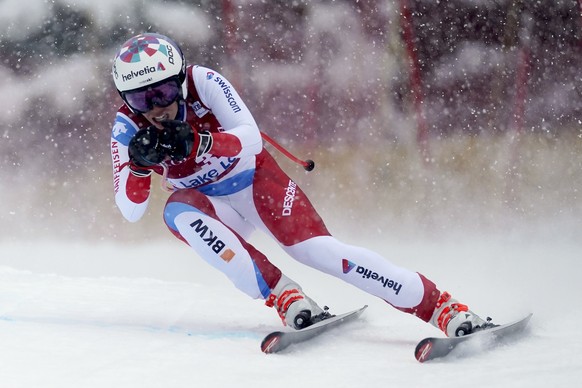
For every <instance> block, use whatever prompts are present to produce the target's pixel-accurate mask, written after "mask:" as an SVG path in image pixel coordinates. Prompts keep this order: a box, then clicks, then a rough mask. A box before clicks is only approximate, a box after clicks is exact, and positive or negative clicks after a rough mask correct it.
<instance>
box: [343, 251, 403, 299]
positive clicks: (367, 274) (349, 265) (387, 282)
mask: <svg viewBox="0 0 582 388" xmlns="http://www.w3.org/2000/svg"><path fill="white" fill-rule="evenodd" d="M354 268H356V273H358V274H360V275H362V278H363V279H372V280H375V281H377V282H379V283H380V284H382V286H383V287H384V288H391V289H392V290H394V293H395V294H396V295H398V293H399V292H400V290H401V289H402V284H400V283H398V282H396V281H394V280H391V279H388V278H387V277H385V276H383V275H380V274H379V273H378V272H373V271H371V270H369V269H367V268H365V267H362V266H361V265H357V264H356V263H353V262H351V261H349V260H347V259H342V269H343V273H344V274H348V273H350V272H351V271H352V270H353V269H354Z"/></svg>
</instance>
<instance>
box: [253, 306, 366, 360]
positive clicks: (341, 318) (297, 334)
mask: <svg viewBox="0 0 582 388" xmlns="http://www.w3.org/2000/svg"><path fill="white" fill-rule="evenodd" d="M367 307H368V305H365V306H364V307H362V308H359V309H357V310H353V311H350V312H347V313H345V314H340V315H332V316H330V317H329V318H326V319H324V320H322V321H320V322H317V323H314V324H313V325H311V326H308V327H306V328H305V329H301V330H296V331H274V332H272V333H270V334H268V335H267V336H266V337H265V338H264V339H263V341H262V342H261V350H262V351H263V353H267V354H270V353H278V352H280V351H282V350H284V349H286V348H287V347H289V346H290V345H294V344H298V343H301V342H304V341H307V340H310V339H312V338H314V337H317V336H319V335H321V334H323V333H326V332H327V331H329V330H331V329H334V328H336V327H338V326H340V325H343V324H344V323H346V322H350V321H353V320H354V319H356V318H358V317H359V316H360V315H361V314H362V313H363V312H364V310H365V309H366V308H367Z"/></svg>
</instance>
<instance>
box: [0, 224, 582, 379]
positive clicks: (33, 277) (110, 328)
mask: <svg viewBox="0 0 582 388" xmlns="http://www.w3.org/2000/svg"><path fill="white" fill-rule="evenodd" d="M529 237H530V238H527V237H523V236H521V237H517V236H512V237H491V238H487V237H485V236H480V237H479V238H471V237H467V238H463V239H455V240H454V241H443V240H438V241H437V240H432V241H431V240H430V239H426V240H424V241H412V240H411V241H409V242H407V241H396V240H395V241H390V240H389V239H388V240H383V241H380V240H378V239H376V241H370V242H366V241H358V243H360V244H364V245H367V246H368V247H370V248H372V249H375V250H378V251H380V252H382V254H384V255H385V256H386V257H388V258H390V259H391V260H393V261H394V262H396V263H399V264H401V265H403V266H407V267H409V268H413V269H415V270H418V271H420V272H422V273H423V274H425V275H426V276H428V277H429V278H431V279H432V280H434V281H435V282H436V283H437V285H438V286H439V287H440V288H442V289H447V290H449V291H450V292H451V293H453V294H454V295H455V296H457V297H458V298H459V299H461V300H462V301H464V302H466V303H468V304H469V305H470V306H471V308H472V309H474V310H475V311H476V312H477V313H479V314H482V315H489V316H492V317H493V318H494V320H495V321H496V322H505V321H511V320H514V319H517V318H520V317H522V316H523V315H525V314H526V313H528V312H533V313H534V317H533V319H532V322H531V328H530V331H529V333H528V335H527V336H526V337H525V338H522V339H521V340H519V341H518V342H515V343H513V344H512V345H511V346H502V347H500V348H497V349H495V350H494V351H491V352H488V353H486V354H480V355H474V356H472V357H469V358H458V357H457V358H455V357H453V358H451V359H448V360H447V361H444V362H435V363H430V364H420V363H418V362H417V361H416V360H415V359H414V356H413V349H414V347H415V345H416V343H417V342H418V341H419V340H420V339H422V338H423V337H425V336H430V335H440V333H439V332H438V331H437V330H436V329H434V328H432V327H431V326H429V325H428V324H425V323H423V322H422V321H420V320H418V319H417V318H415V317H413V316H410V315H407V314H404V313H401V312H398V311H396V310H395V309H393V308H391V307H390V306H389V305H387V304H386V303H384V302H382V301H380V300H377V299H375V298H372V297H370V296H368V295H367V294H365V293H363V292H362V291H360V290H357V289H354V288H352V287H351V286H349V285H347V284H345V283H342V282H341V281H339V280H337V279H334V278H330V277H329V276H326V275H323V274H320V273H318V272H316V271H314V270H312V269H309V268H307V267H304V266H301V265H300V264H298V263H295V262H293V261H292V260H291V259H290V258H288V257H287V256H285V255H284V254H283V253H282V251H281V250H280V249H279V248H278V247H277V246H275V245H273V244H272V243H271V242H269V241H266V240H265V239H263V238H261V237H260V236H259V237H257V238H255V241H254V243H255V244H256V245H257V246H259V247H260V248H261V249H262V250H263V251H265V252H267V253H269V254H270V255H271V256H272V257H273V258H274V261H275V262H276V263H277V264H278V265H279V266H280V267H281V268H282V269H283V270H284V271H285V272H287V274H288V275H289V276H291V277H292V278H295V279H297V280H299V281H300V282H301V283H302V285H303V287H304V289H305V290H306V291H307V292H308V293H309V294H310V295H311V296H312V297H313V298H315V299H316V300H317V301H318V302H319V303H320V304H326V305H328V306H330V308H331V309H332V311H337V312H343V311H346V310H348V309H353V308H355V307H359V306H361V305H363V304H369V305H370V307H369V308H368V310H367V311H366V312H365V314H364V316H363V317H362V319H360V320H359V321H358V322H355V323H351V324H349V325H346V327H345V329H344V330H341V331H336V332H334V333H329V334H327V335H325V336H322V337H320V338H318V339H316V340H314V341H312V342H311V343H308V344H306V345H305V346H304V347H295V348H292V349H291V350H290V351H289V352H287V353H285V354H278V355H264V354H262V353H261V352H260V350H259V343H260V340H261V338H262V337H263V336H264V335H265V334H267V333H268V332H269V331H272V330H274V329H280V327H281V326H280V321H279V318H278V317H277V314H276V313H275V312H274V311H273V310H272V309H269V308H267V307H265V306H264V305H263V303H262V302H261V301H253V300H250V299H248V298H247V297H246V296H245V295H243V294H242V293H240V292H238V291H237V290H235V289H234V287H232V286H231V285H230V284H229V283H228V282H227V280H226V279H225V278H224V277H223V276H222V275H221V274H220V273H217V272H216V271H215V270H213V269H212V268H210V267H208V266H207V265H206V264H205V263H203V262H202V261H201V260H200V259H199V258H198V257H197V256H196V255H195V254H194V253H193V252H191V251H190V249H189V248H188V247H187V246H185V245H182V244H181V243H179V242H177V241H175V240H174V239H172V238H171V237H170V236H168V239H167V241H163V240H162V241H160V242H151V243H144V242H142V243H136V244H126V245H123V246H122V245H121V244H118V243H85V242H84V243H75V242H58V241H55V240H52V241H47V242H38V241H36V242H35V241H31V242H30V243H23V242H18V241H15V242H5V243H2V244H0V252H1V255H0V344H1V346H0V386H1V387H7V388H8V387H9V388H19V387H45V388H46V387H59V388H64V387H84V388H90V387H125V388H129V387H139V388H147V387H193V386H196V387H273V386H277V387H282V388H283V387H297V386H301V385H304V384H306V385H309V386H321V387H367V386H370V387H371V386H378V387H380V386H397V387H402V386H406V387H431V388H436V387H450V386H451V384H453V385H456V384H463V385H465V384H468V385H470V386H472V387H546V386H553V387H567V386H572V385H573V384H574V383H575V382H577V381H580V379H581V378H582V335H581V334H580V329H579V326H580V325H579V323H580V321H581V320H582V312H581V310H580V308H579V307H578V306H579V301H578V299H579V296H580V295H581V294H582V285H581V284H580V282H579V274H580V273H581V270H582V262H581V261H580V251H581V248H582V243H580V242H579V241H572V240H570V239H562V240H560V239H559V238H554V239H552V240H551V241H550V240H546V239H544V238H536V239H533V238H531V237H532V236H529ZM347 240H348V242H353V241H349V237H347ZM548 384H549V385H548Z"/></svg>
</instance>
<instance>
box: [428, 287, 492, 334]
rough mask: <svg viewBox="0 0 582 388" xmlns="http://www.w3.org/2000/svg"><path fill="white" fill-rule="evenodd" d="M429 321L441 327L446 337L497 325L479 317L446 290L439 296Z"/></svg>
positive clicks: (489, 319)
mask: <svg viewBox="0 0 582 388" xmlns="http://www.w3.org/2000/svg"><path fill="white" fill-rule="evenodd" d="M430 323H431V324H432V325H433V326H435V327H437V328H439V329H441V330H442V331H443V332H444V333H445V334H446V335H447V337H461V336H464V335H468V334H471V333H474V332H476V331H479V330H484V329H488V328H491V327H495V326H497V325H494V324H493V323H491V318H487V320H486V321H485V320H483V319H481V317H479V316H478V315H477V314H475V313H474V312H472V311H471V310H469V308H468V307H467V306H466V305H464V304H461V303H459V302H458V301H457V300H456V299H453V298H452V297H451V295H450V294H449V293H448V292H443V293H442V294H441V296H440V297H439V299H438V301H437V304H436V307H435V310H434V312H433V314H432V318H431V319H430Z"/></svg>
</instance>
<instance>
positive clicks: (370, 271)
mask: <svg viewBox="0 0 582 388" xmlns="http://www.w3.org/2000/svg"><path fill="white" fill-rule="evenodd" d="M187 86H188V96H187V98H186V99H185V100H184V101H180V102H179V111H178V115H177V117H176V119H177V120H182V121H186V122H188V123H189V124H190V125H191V126H192V127H193V128H194V129H195V130H197V129H199V130H206V131H209V132H211V133H212V134H213V137H214V143H213V146H212V149H211V150H210V151H209V153H208V154H206V155H204V156H203V158H202V159H201V160H199V161H196V160H195V158H194V157H191V158H188V159H186V160H185V161H183V162H180V163H170V164H168V165H167V179H168V182H169V183H171V185H173V187H174V189H175V191H174V192H173V194H171V195H170V197H169V199H168V201H167V203H166V206H165V209H164V221H165V223H166V225H167V226H168V228H169V229H170V231H171V232H172V233H173V234H174V235H175V236H176V237H178V238H179V239H181V240H183V241H185V242H186V243H187V244H188V245H190V246H191V247H192V248H193V249H194V250H195V251H196V253H197V254H198V255H199V256H200V257H202V258H203V259H204V260H205V261H207V262H208V263H209V264H211V265H212V266H214V267H215V268H216V269H218V270H219V271H221V272H222V273H224V274H225V275H226V276H227V277H228V278H229V279H230V280H231V281H232V283H234V285H235V286H236V287H237V288H239V289H240V290H242V291H243V292H245V293H246V294H248V295H249V296H251V297H252V298H261V299H266V298H267V297H268V296H269V295H270V294H271V291H272V289H273V288H274V287H275V286H276V285H277V282H278V281H279V279H280V278H281V271H280V270H279V269H278V268H277V267H275V266H274V265H273V264H272V263H271V262H270V261H269V259H268V258H267V257H266V256H265V255H264V254H263V253H261V252H259V251H258V250H257V249H255V248H254V247H253V246H252V245H251V244H249V243H248V242H247V239H248V238H249V237H250V235H251V233H252V232H253V231H254V230H255V228H258V229H260V230H262V231H264V232H266V233H267V234H268V235H270V236H272V237H273V238H274V239H275V240H276V241H277V242H278V243H279V244H280V245H281V247H282V248H283V249H284V251H285V252H286V253H287V254H289V256H291V257H293V258H294V259H296V260H298V261H299V262H301V263H303V264H306V265H308V266H310V267H313V268H316V269H318V270H320V271H323V272H325V273H327V274H330V275H333V276H335V277H338V278H340V279H343V280H345V281H346V282H348V283H350V284H353V285H354V286H356V287H358V288H360V289H362V290H364V291H366V292H368V293H370V294H372V295H375V296H377V297H379V298H382V299H383V300H385V301H386V302H388V303H390V304H391V305H393V306H394V307H396V308H398V309H400V310H403V311H406V312H410V313H413V314H415V315H417V316H418V317H419V318H421V319H422V320H424V321H429V319H430V318H431V315H432V313H433V311H434V308H435V305H436V301H437V299H438V297H439V295H440V292H439V291H438V290H437V289H436V287H435V285H434V284H433V283H432V282H431V281H429V280H428V279H426V278H425V277H424V276H422V275H420V274H418V273H416V272H412V271H409V270H407V269H404V268H400V267H397V266H395V265H393V264H392V263H390V262H389V261H388V260H386V259H385V258H384V257H382V256H380V255H378V254H376V253H374V252H372V251H370V250H368V249H365V248H361V247H357V246H351V245H347V244H344V243H342V242H340V241H338V240H337V239H335V238H334V237H333V236H331V235H330V233H329V231H328V230H327V228H326V226H325V224H324V222H323V221H322V219H321V217H320V216H319V215H318V213H317V212H316V210H315V209H314V208H313V206H312V204H311V203H310V202H309V200H308V199H307V196H306V195H305V194H304V192H303V191H302V190H301V188H300V187H299V186H298V185H297V184H296V183H295V182H294V181H293V180H292V179H291V178H289V176H287V174H286V173H285V172H283V170H281V168H280V167H279V166H278V165H277V163H276V162H275V160H274V159H273V157H272V156H271V155H270V154H269V153H268V152H267V151H266V150H265V149H264V148H263V144H262V139H261V134H260V132H259V128H258V127H257V124H256V122H255V120H254V118H253V116H252V114H251V113H250V111H249V110H248V108H247V107H246V106H245V104H244V102H243V100H242V99H241V98H240V96H239V95H238V93H237V92H236V90H235V89H234V88H233V87H232V85H231V84H230V83H229V82H228V81H227V80H226V79H225V78H224V77H223V76H222V75H221V74H219V73H218V72H216V71H214V70H211V69H208V68H205V67H201V66H189V67H188V68H187ZM149 125H150V123H149V122H148V121H147V120H146V119H145V117H143V116H142V115H140V114H134V113H132V112H131V111H130V110H129V109H128V107H127V106H125V105H123V106H122V107H121V108H120V109H119V111H118V113H117V116H116V118H115V122H114V125H113V130H112V134H111V156H112V160H113V182H114V191H115V202H116V204H117V206H118V207H119V209H120V210H121V213H122V214H123V216H124V217H125V218H126V219H127V220H128V221H131V222H135V221H137V220H139V219H140V218H141V217H142V216H143V214H144V212H145V210H146V208H147V206H148V201H149V197H150V187H151V177H137V176H135V175H133V174H131V173H130V170H129V166H128V163H129V156H128V145H129V141H130V139H131V138H132V136H133V135H134V134H135V133H136V132H137V131H138V130H139V129H140V128H145V127H147V126H149ZM153 169H154V171H155V172H156V173H158V174H163V168H162V167H161V166H155V167H154V168H153Z"/></svg>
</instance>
